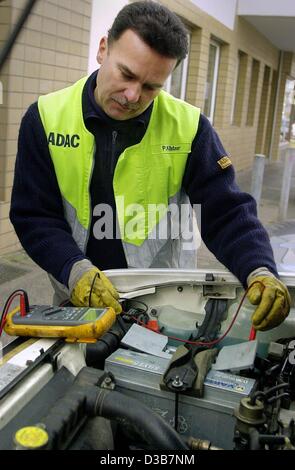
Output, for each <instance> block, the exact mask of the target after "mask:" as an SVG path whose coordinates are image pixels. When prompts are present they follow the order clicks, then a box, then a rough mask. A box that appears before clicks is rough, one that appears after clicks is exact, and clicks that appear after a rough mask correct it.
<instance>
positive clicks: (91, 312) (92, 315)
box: [80, 308, 101, 321]
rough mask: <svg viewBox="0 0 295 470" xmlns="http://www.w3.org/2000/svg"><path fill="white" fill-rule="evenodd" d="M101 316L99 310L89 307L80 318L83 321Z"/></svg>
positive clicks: (93, 319)
mask: <svg viewBox="0 0 295 470" xmlns="http://www.w3.org/2000/svg"><path fill="white" fill-rule="evenodd" d="M100 316H101V310H98V309H94V308H89V309H88V310H87V311H86V312H85V313H84V314H83V315H82V317H81V318H80V320H83V321H95V320H97V319H98V318H99V317H100Z"/></svg>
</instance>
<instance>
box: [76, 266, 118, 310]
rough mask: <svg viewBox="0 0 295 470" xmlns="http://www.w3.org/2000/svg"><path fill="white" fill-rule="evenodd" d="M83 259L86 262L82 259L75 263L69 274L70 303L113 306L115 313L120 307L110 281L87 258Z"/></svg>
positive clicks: (80, 305)
mask: <svg viewBox="0 0 295 470" xmlns="http://www.w3.org/2000/svg"><path fill="white" fill-rule="evenodd" d="M85 261H86V263H83V262H84V260H83V261H82V262H78V263H76V266H75V265H74V270H73V271H74V273H72V274H71V275H70V282H69V284H71V285H70V292H71V295H70V301H71V302H72V304H73V305H75V306H77V307H88V306H91V307H97V308H102V307H113V309H114V310H115V312H116V313H120V312H121V311H122V307H121V305H120V303H119V302H118V299H119V294H118V292H117V291H116V289H115V287H114V286H113V284H112V283H111V281H110V280H109V279H108V278H107V277H106V275H105V274H103V272H101V271H100V270H99V269H98V268H96V267H95V266H93V265H91V263H90V262H89V261H88V260H85ZM83 264H84V266H83ZM77 265H78V268H79V269H78V268H77ZM90 266H92V267H91V268H90V269H89V270H86V271H84V272H83V268H86V269H87V267H90ZM81 268H82V269H81ZM81 271H82V272H81ZM79 274H80V276H79ZM77 278H78V279H77ZM94 278H95V280H94ZM73 281H76V282H73ZM92 285H93V286H92ZM91 287H92V289H91Z"/></svg>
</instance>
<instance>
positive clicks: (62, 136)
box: [10, 1, 290, 329]
mask: <svg viewBox="0 0 295 470" xmlns="http://www.w3.org/2000/svg"><path fill="white" fill-rule="evenodd" d="M187 47H188V45H187V34H186V31H185V28H184V26H183V24H182V23H181V21H180V20H179V19H178V17H177V16H176V15H174V14H173V13H172V12H170V11H169V10H168V9H167V8H165V7H163V6H161V5H159V4H157V3H154V2H149V1H143V2H135V3H132V4H128V5H127V6H125V7H124V8H123V9H122V10H121V11H120V12H119V14H118V16H117V17H116V19H115V21H114V23H113V25H112V27H111V29H110V31H109V35H108V38H106V37H103V38H102V39H101V41H100V44H99V50H98V55H97V61H98V63H99V64H100V69H99V71H98V73H97V72H95V73H93V74H92V75H91V76H90V77H88V78H85V79H82V80H80V81H78V82H77V83H75V84H74V85H73V86H72V87H69V88H66V89H64V90H60V91H58V92H55V93H51V94H49V95H47V96H42V97H40V98H39V100H38V103H35V104H33V105H32V106H31V107H30V108H29V110H28V111H27V113H26V115H25V116H24V118H23V121H22V124H21V128H20V135H19V147H18V155H17V161H16V168H15V180H14V187H13V194H12V203H11V214H10V216H11V221H12V223H13V224H14V227H15V230H16V232H17V234H18V236H19V239H20V241H21V243H22V245H23V247H24V248H25V250H26V251H27V252H28V253H29V255H30V256H31V257H32V258H33V259H34V260H35V261H36V262H37V263H38V264H39V265H40V266H41V267H42V268H43V269H45V270H46V271H47V272H48V273H49V274H50V276H51V279H52V282H53V285H54V287H55V291H56V294H57V295H58V297H56V301H57V298H58V299H59V301H61V300H62V299H63V298H67V297H70V299H71V301H72V302H73V304H74V305H79V306H80V305H81V306H82V305H88V304H90V303H91V304H92V305H94V306H103V305H108V306H113V307H114V308H115V310H116V311H117V312H119V311H120V309H121V307H120V304H119V303H118V294H117V292H116V290H115V288H114V287H113V286H112V284H111V282H110V281H109V280H108V279H107V278H106V276H105V275H104V274H103V273H102V272H101V271H100V270H99V269H98V268H100V269H110V268H126V267H135V268H137V267H143V268H148V267H169V266H170V267H181V268H192V267H194V266H195V252H194V250H193V249H192V247H191V245H189V246H187V244H185V237H184V233H185V230H183V227H182V225H181V224H182V222H183V221H181V223H180V225H181V227H180V229H179V230H178V234H177V235H176V236H175V234H173V231H174V227H175V226H177V221H176V220H175V218H176V219H177V216H176V217H175V214H174V213H173V210H174V209H175V207H176V208H180V209H182V208H183V207H187V206H188V203H190V205H189V207H191V205H195V204H200V205H201V209H202V224H201V235H202V238H203V240H204V241H205V243H206V245H207V246H208V248H209V249H210V250H211V251H212V252H213V253H214V254H215V256H216V257H217V258H218V259H219V260H220V261H221V262H222V263H223V264H224V265H225V266H226V267H227V268H228V269H229V270H230V271H232V272H233V273H234V274H235V275H236V276H237V277H238V278H239V279H240V281H241V282H242V284H243V285H244V287H247V285H249V283H251V284H253V282H254V281H256V282H255V284H254V285H252V287H251V289H250V291H249V294H248V296H249V298H250V301H251V302H252V303H254V304H256V305H258V307H257V309H256V311H255V313H254V316H253V319H252V321H253V325H254V327H255V328H256V329H268V328H272V327H274V326H276V325H278V324H279V323H281V321H283V320H284V318H285V317H286V316H287V315H288V312H289V308H290V300H289V295H288V292H287V289H286V287H285V286H284V285H283V284H282V283H281V282H280V281H279V280H278V279H277V276H278V274H277V270H276V266H275V263H274V260H273V254H272V249H271V246H270V244H269V239H268V236H267V233H266V232H265V230H264V228H263V227H262V226H261V224H260V222H259V221H258V220H257V217H256V209H255V202H254V200H253V199H252V198H251V197H250V196H249V195H247V194H245V193H242V192H241V191H240V190H239V188H238V187H237V185H236V183H235V181H234V170H233V167H232V164H231V161H230V159H229V157H227V156H226V152H225V150H224V148H223V146H222V144H221V142H220V140H219V138H218V136H217V134H216V133H215V131H214V130H213V128H212V126H211V125H210V123H209V121H208V120H207V119H206V118H205V117H204V116H203V115H201V114H200V111H199V109H198V108H195V107H193V106H191V105H189V104H188V103H185V102H182V101H180V100H175V99H174V98H173V97H171V96H170V95H168V94H167V93H165V92H163V91H161V89H162V88H163V86H164V83H165V81H166V79H167V78H168V76H169V75H170V74H171V72H172V71H173V70H174V68H175V67H176V66H177V65H178V63H179V62H180V61H181V60H182V59H183V58H184V57H185V56H186V54H187ZM155 206H157V207H160V210H154V209H153V208H154V207H155ZM170 206H173V210H171V211H170V210H168V208H170ZM138 208H141V209H140V210H138V211H137V213H136V215H135V216H134V209H138ZM109 209H111V211H109ZM103 212H104V214H103ZM135 212H136V211H135ZM180 212H181V211H180ZM103 215H104V216H105V215H107V217H106V218H105V219H104V222H105V224H107V225H108V230H106V229H105V227H103V224H102V223H101V221H102V219H103ZM132 216H134V217H135V220H132ZM186 219H187V220H186V222H188V223H190V222H191V220H190V215H189V214H188V215H187V217H186ZM110 224H111V232H112V236H107V234H106V233H105V235H106V236H103V232H104V230H105V232H107V231H110V230H109V225H110ZM135 226H136V227H137V229H136V230H134V227H135ZM130 227H131V228H130ZM163 229H164V232H165V233H166V235H167V236H166V237H165V236H159V233H160V232H161V233H162V232H163ZM118 233H119V235H120V236H117V235H115V234H118Z"/></svg>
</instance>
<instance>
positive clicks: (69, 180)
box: [38, 77, 200, 268]
mask: <svg viewBox="0 0 295 470" xmlns="http://www.w3.org/2000/svg"><path fill="white" fill-rule="evenodd" d="M86 80H87V77H86V78H83V79H81V80H79V81H78V82H77V83H75V84H74V85H72V86H71V87H68V88H65V89H63V90H59V91H57V92H54V93H51V94H49V95H46V96H42V97H40V98H39V101H38V106H39V112H40V116H41V120H42V123H43V127H44V129H45V132H46V136H47V141H48V146H49V151H50V155H51V158H52V161H53V165H54V168H55V172H56V176H57V181H58V185H59V188H60V191H61V194H62V197H63V202H64V210H65V217H66V219H67V221H68V222H69V224H70V226H71V229H72V234H73V237H74V239H75V241H76V242H77V244H78V246H79V247H80V249H81V250H82V251H84V252H85V251H86V244H87V240H88V236H89V233H88V232H89V228H90V225H91V224H90V222H91V216H92V214H91V207H90V195H89V193H90V181H91V174H92V169H93V165H94V153H95V141H94V136H93V134H91V133H90V132H89V131H88V130H87V129H86V127H85V124H84V120H83V111H82V92H83V87H84V85H85V82H86ZM199 115H200V111H199V109H198V108H195V107H193V106H191V105H189V104H188V103H185V102H183V101H180V100H177V99H175V98H173V97H172V96H170V95H169V94H167V93H166V92H164V91H161V92H160V94H159V96H158V97H157V98H156V99H155V100H154V105H153V111H152V114H151V117H150V122H149V125H148V129H147V131H146V133H145V135H144V137H143V139H142V140H141V142H139V143H138V144H137V145H134V146H132V147H129V148H127V149H126V150H125V151H124V152H123V153H122V154H121V155H120V157H119V159H118V162H117V165H116V169H115V173H114V178H113V187H114V194H115V200H116V209H117V217H118V221H119V227H120V232H121V239H122V244H123V248H124V251H125V255H126V260H127V264H128V266H130V267H143V268H144V267H160V266H158V265H159V263H160V265H161V266H162V265H164V266H165V267H166V266H167V267H169V266H173V267H184V268H185V267H187V268H189V267H194V266H195V261H194V256H192V254H193V251H194V250H193V249H191V250H189V249H187V250H185V251H186V253H183V241H182V240H181V234H180V236H179V237H176V238H174V239H173V240H172V239H171V232H173V214H172V215H171V214H170V213H169V210H168V209H169V205H170V204H171V203H175V204H176V205H177V206H179V205H180V204H184V203H188V199H187V196H186V195H185V194H184V193H183V191H182V188H181V186H182V178H183V174H184V171H185V166H186V161H187V157H188V154H189V152H190V150H191V144H192V141H193V139H194V137H195V135H196V132H197V128H198V122H199ZM187 223H188V224H189V225H190V228H189V230H192V213H191V212H190V214H189V215H188V218H187ZM163 224H165V230H166V233H167V237H164V238H163V239H159V238H158V237H157V231H158V230H159V228H161V225H163ZM135 229H136V230H135ZM167 230H168V232H167ZM161 260H162V261H161Z"/></svg>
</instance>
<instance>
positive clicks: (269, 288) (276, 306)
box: [247, 268, 291, 331]
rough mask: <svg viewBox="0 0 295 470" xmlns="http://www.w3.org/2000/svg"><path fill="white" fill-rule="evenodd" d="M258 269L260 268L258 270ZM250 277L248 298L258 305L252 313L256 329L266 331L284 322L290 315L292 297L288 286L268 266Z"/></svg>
mask: <svg viewBox="0 0 295 470" xmlns="http://www.w3.org/2000/svg"><path fill="white" fill-rule="evenodd" d="M257 271H258V270H257ZM260 273H261V274H259V273H257V274H256V275H255V274H254V273H253V274H254V275H250V276H249V277H248V286H249V291H248V293H247V298H248V300H249V302H251V304H253V305H258V307H257V308H256V310H255V311H254V313H253V315H252V319H251V320H252V324H253V327H254V328H255V330H260V331H265V330H270V329H271V328H274V327H276V326H278V325H280V323H282V322H283V321H284V320H285V318H286V317H287V316H288V314H289V311H290V305H291V298H290V294H289V292H288V289H287V287H286V286H285V285H284V284H283V283H282V282H281V281H279V279H277V278H276V277H274V275H273V274H272V273H271V272H269V271H268V270H267V269H266V268H264V269H263V270H262V271H260Z"/></svg>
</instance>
